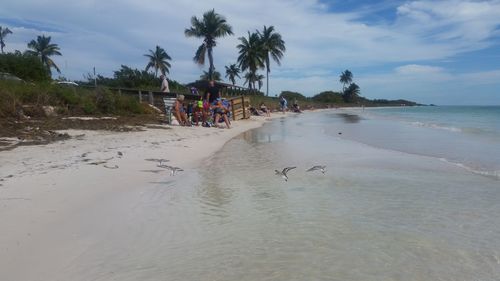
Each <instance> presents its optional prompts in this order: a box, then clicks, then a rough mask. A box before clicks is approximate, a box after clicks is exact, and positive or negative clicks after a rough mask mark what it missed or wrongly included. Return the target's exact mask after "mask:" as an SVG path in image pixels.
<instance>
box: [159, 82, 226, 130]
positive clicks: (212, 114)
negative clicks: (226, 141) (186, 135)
mask: <svg viewBox="0 0 500 281" xmlns="http://www.w3.org/2000/svg"><path fill="white" fill-rule="evenodd" d="M160 78H161V79H162V86H161V90H162V91H163V92H165V90H168V81H167V79H166V78H165V76H164V75H162V76H161V77H160ZM165 81H167V82H165ZM165 85H166V86H165ZM191 93H192V94H198V90H197V89H196V88H191ZM184 99H185V98H184V95H178V96H177V99H176V101H175V104H174V107H173V114H174V116H175V118H176V119H177V121H178V122H179V125H181V126H192V125H195V126H199V123H200V121H201V124H202V126H204V127H212V126H216V127H219V124H220V123H221V122H222V121H224V123H225V124H226V127H227V128H228V129H230V128H231V123H230V121H229V117H228V115H229V114H230V110H229V104H228V102H227V101H226V100H223V99H222V98H221V95H220V91H219V88H217V87H216V86H215V82H214V81H210V82H209V83H208V88H207V90H206V91H205V93H204V94H203V95H202V96H200V99H199V100H197V101H194V102H192V103H188V104H187V106H186V107H185V106H184ZM211 121H213V122H211Z"/></svg>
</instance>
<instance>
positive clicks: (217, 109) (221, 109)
mask: <svg viewBox="0 0 500 281" xmlns="http://www.w3.org/2000/svg"><path fill="white" fill-rule="evenodd" d="M212 109H213V110H214V113H215V118H214V124H215V126H217V127H219V120H220V118H221V117H222V118H223V119H224V122H226V126H227V128H228V129H231V127H230V126H229V118H228V117H227V114H228V112H229V109H228V108H227V107H225V106H224V105H223V104H222V100H221V99H220V98H219V99H217V100H216V101H215V102H214V105H213V106H212Z"/></svg>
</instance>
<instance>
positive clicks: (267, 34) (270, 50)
mask: <svg viewBox="0 0 500 281" xmlns="http://www.w3.org/2000/svg"><path fill="white" fill-rule="evenodd" d="M257 32H258V34H259V37H260V41H261V44H262V49H263V52H264V63H265V65H266V77H267V80H266V96H269V72H271V61H270V58H272V59H273V60H274V61H275V62H276V63H277V64H278V65H281V61H280V60H281V59H282V58H283V53H284V52H285V51H286V48H285V41H283V39H281V34H279V33H277V32H275V31H274V26H272V25H271V26H270V27H269V28H267V27H266V26H265V25H264V29H263V30H262V33H261V32H260V31H257Z"/></svg>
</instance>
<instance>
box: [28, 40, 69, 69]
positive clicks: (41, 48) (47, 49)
mask: <svg viewBox="0 0 500 281" xmlns="http://www.w3.org/2000/svg"><path fill="white" fill-rule="evenodd" d="M28 48H29V49H31V50H28V51H26V53H28V54H30V55H34V56H37V57H39V58H40V60H41V61H42V64H43V65H44V66H45V67H46V68H47V71H48V72H49V73H50V74H52V72H51V70H50V69H51V68H52V67H53V68H55V69H56V70H57V72H58V73H61V70H59V67H57V65H56V64H55V63H54V61H53V60H52V59H51V58H50V56H61V52H59V50H60V49H59V46H57V44H51V43H50V36H49V37H45V35H42V36H38V37H37V38H36V41H35V40H31V42H29V43H28Z"/></svg>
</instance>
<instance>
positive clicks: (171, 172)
mask: <svg viewBox="0 0 500 281" xmlns="http://www.w3.org/2000/svg"><path fill="white" fill-rule="evenodd" d="M158 167H160V168H163V169H167V170H169V171H170V175H171V176H175V174H176V173H177V172H181V171H184V170H183V169H181V168H179V167H172V166H168V165H161V164H159V165H158Z"/></svg>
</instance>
